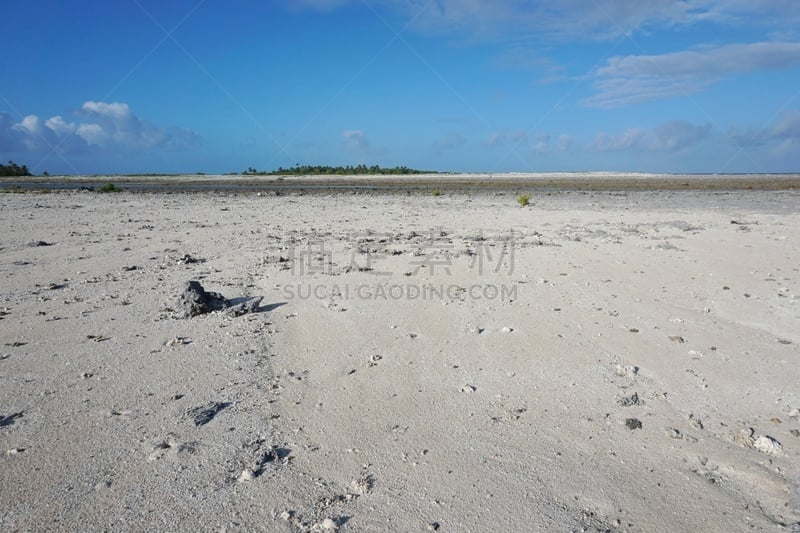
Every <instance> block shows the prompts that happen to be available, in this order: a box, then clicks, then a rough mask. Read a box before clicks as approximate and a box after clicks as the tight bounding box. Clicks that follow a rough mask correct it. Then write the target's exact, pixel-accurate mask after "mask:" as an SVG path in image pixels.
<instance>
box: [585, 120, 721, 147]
mask: <svg viewBox="0 0 800 533" xmlns="http://www.w3.org/2000/svg"><path fill="white" fill-rule="evenodd" d="M710 132H711V125H710V124H706V125H703V126H697V125H694V124H691V123H689V122H685V121H682V120H677V121H673V122H667V123H665V124H662V125H660V126H657V127H655V128H653V129H652V130H649V131H648V130H645V129H642V128H631V129H629V130H627V131H625V132H623V133H621V134H619V135H610V134H608V133H604V132H603V133H598V134H597V136H596V137H595V139H594V142H593V143H592V145H591V148H592V150H594V151H596V152H619V151H626V150H632V151H638V152H680V151H682V150H685V149H688V148H690V147H692V146H694V145H696V144H698V143H699V142H701V141H702V140H703V139H705V138H706V137H708V135H709V133H710Z"/></svg>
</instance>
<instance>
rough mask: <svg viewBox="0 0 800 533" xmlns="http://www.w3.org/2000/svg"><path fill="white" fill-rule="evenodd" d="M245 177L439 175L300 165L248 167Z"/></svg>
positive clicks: (374, 167)
mask: <svg viewBox="0 0 800 533" xmlns="http://www.w3.org/2000/svg"><path fill="white" fill-rule="evenodd" d="M242 174H243V175H245V176H352V175H365V174H367V175H398V174H438V172H430V171H427V170H416V169H413V168H408V167H405V166H400V167H394V168H384V167H381V166H379V165H372V166H370V167H368V166H367V165H357V166H352V165H347V166H346V167H341V166H339V167H331V166H327V165H300V164H299V163H298V164H296V165H295V166H293V167H292V168H283V167H278V169H277V170H272V171H269V172H267V171H266V170H258V169H256V168H254V167H248V168H247V170H245V171H244V172H242Z"/></svg>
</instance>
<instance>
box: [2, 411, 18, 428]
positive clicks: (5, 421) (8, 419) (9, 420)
mask: <svg viewBox="0 0 800 533" xmlns="http://www.w3.org/2000/svg"><path fill="white" fill-rule="evenodd" d="M17 418H22V411H20V412H19V413H13V414H10V415H0V427H3V428H4V427H6V426H10V425H13V424H14V422H15V421H16V420H17Z"/></svg>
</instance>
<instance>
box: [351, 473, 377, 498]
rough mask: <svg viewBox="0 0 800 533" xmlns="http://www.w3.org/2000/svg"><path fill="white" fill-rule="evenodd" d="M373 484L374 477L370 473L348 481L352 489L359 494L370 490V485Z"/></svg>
mask: <svg viewBox="0 0 800 533" xmlns="http://www.w3.org/2000/svg"><path fill="white" fill-rule="evenodd" d="M374 484H375V478H373V477H372V476H371V475H369V474H367V475H365V476H361V477H360V478H358V479H354V480H353V481H352V482H350V485H351V486H352V487H353V490H354V491H355V492H357V493H359V494H367V493H368V492H370V491H371V490H372V486H373V485H374Z"/></svg>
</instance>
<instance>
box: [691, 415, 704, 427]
mask: <svg viewBox="0 0 800 533" xmlns="http://www.w3.org/2000/svg"><path fill="white" fill-rule="evenodd" d="M689 423H690V424H691V425H692V426H693V427H694V428H695V429H703V421H702V420H700V419H699V418H696V417H695V416H694V415H693V414H690V415H689Z"/></svg>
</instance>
